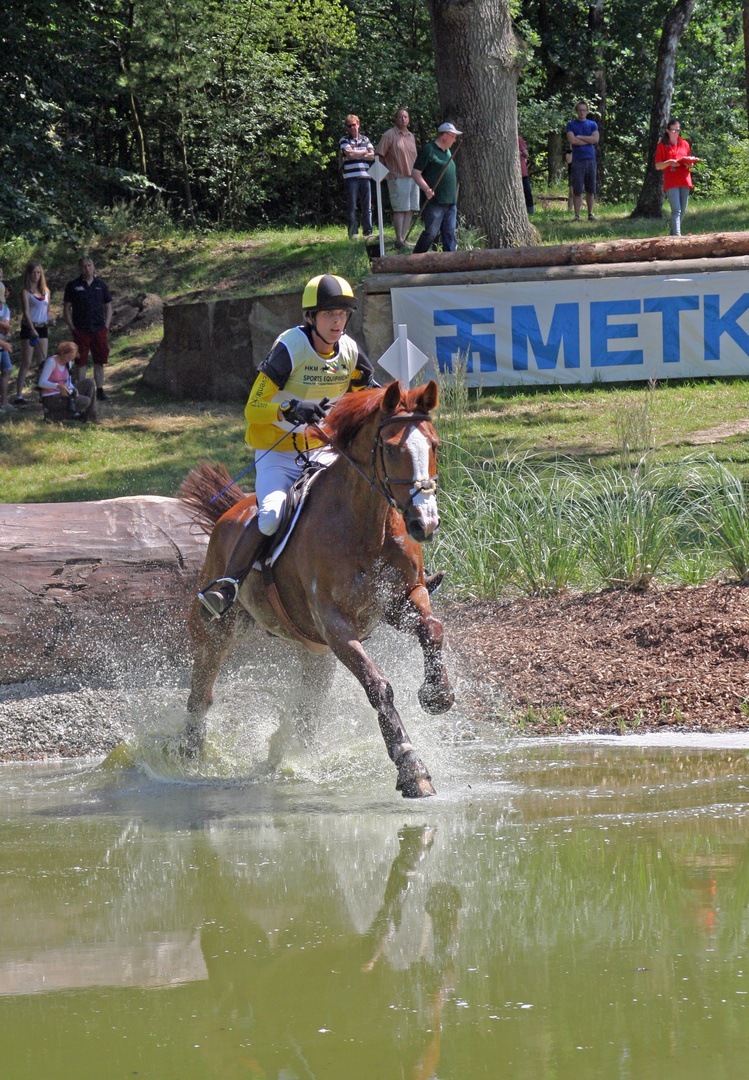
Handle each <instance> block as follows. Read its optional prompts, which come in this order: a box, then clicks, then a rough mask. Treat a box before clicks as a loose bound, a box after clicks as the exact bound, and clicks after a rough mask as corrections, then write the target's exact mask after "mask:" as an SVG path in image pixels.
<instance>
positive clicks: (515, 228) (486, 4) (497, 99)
mask: <svg viewBox="0 0 749 1080" xmlns="http://www.w3.org/2000/svg"><path fill="white" fill-rule="evenodd" d="M428 3H429V11H430V15H431V20H432V38H433V41H434V55H435V67H436V75H437V87H438V89H439V97H440V107H441V109H442V115H443V117H444V119H446V120H450V121H451V122H452V123H454V124H455V125H456V127H458V128H459V129H460V130H461V131H462V132H463V133H464V134H463V140H464V145H463V149H462V151H461V155H460V159H459V164H457V165H456V167H457V169H458V172H459V174H460V190H461V206H460V207H459V209H460V212H461V213H462V214H463V215H464V216H465V218H466V220H467V221H468V223H469V225H470V226H471V227H472V228H475V229H476V230H478V232H479V233H481V234H482V235H483V236H485V237H486V239H487V241H488V243H489V245H490V247H493V248H504V247H517V246H519V245H524V244H533V243H535V242H536V233H535V230H534V229H533V227H532V226H531V224H530V222H529V221H528V214H527V211H526V208H525V200H524V198H523V188H522V184H521V182H520V154H519V151H518V128H517V94H516V84H517V77H518V72H519V70H520V67H521V65H522V46H521V45H520V43H519V42H518V40H517V39H516V37H515V35H514V33H513V31H512V23H511V19H510V8H509V0H473V2H472V3H466V2H465V0H428Z"/></svg>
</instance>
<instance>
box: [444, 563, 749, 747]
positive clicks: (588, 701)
mask: <svg viewBox="0 0 749 1080" xmlns="http://www.w3.org/2000/svg"><path fill="white" fill-rule="evenodd" d="M444 617H445V637H446V641H447V644H448V648H449V654H448V661H449V663H450V666H451V667H452V668H453V669H454V670H455V671H456V673H460V674H462V675H464V676H466V681H467V683H468V684H469V685H470V686H471V687H472V688H473V689H472V691H471V694H472V698H473V701H472V704H473V706H474V708H475V710H476V712H477V714H478V715H481V716H482V717H484V718H487V719H493V720H501V721H505V722H508V723H510V724H511V725H512V726H513V727H514V728H515V729H518V728H519V729H522V730H523V731H524V732H525V733H537V734H552V733H558V732H559V731H564V732H565V733H577V732H600V733H612V732H613V733H624V732H631V731H648V730H656V729H670V730H672V731H675V730H678V731H725V730H737V729H740V728H749V588H742V587H741V586H739V585H721V584H715V583H712V584H710V585H706V586H703V587H700V588H687V587H683V588H673V589H664V590H654V589H650V590H648V591H646V592H641V593H635V592H623V591H609V592H604V593H597V594H593V595H591V594H586V595H573V594H569V595H565V596H562V597H557V598H554V599H522V600H508V601H497V602H491V603H476V604H451V605H449V606H448V607H447V608H446V609H445V611H444Z"/></svg>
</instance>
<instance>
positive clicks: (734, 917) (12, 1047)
mask: <svg viewBox="0 0 749 1080" xmlns="http://www.w3.org/2000/svg"><path fill="white" fill-rule="evenodd" d="M460 761H461V765H460V769H458V768H457V767H456V768H455V769H454V770H453V773H452V775H449V776H448V778H447V782H446V783H445V784H444V785H443V789H444V791H445V794H444V795H443V796H442V797H441V798H440V799H438V800H432V801H430V802H429V804H427V805H426V806H425V805H418V806H401V805H398V804H393V803H391V802H377V801H376V799H377V798H379V797H380V793H379V785H378V784H377V778H375V779H374V781H373V783H372V786H371V788H370V789H369V790H368V791H367V790H364V792H363V793H360V794H359V795H358V796H357V798H358V802H355V801H354V800H352V799H350V798H345V797H342V796H340V795H338V794H337V793H336V791H335V790H334V789H332V788H331V789H325V788H321V787H320V786H319V785H318V786H312V785H302V784H293V783H292V784H287V785H282V784H281V785H279V784H275V785H265V786H264V785H242V784H234V785H229V784H218V783H215V784H211V783H206V784H202V785H200V786H190V785H184V784H183V785H176V784H167V783H165V782H162V781H159V780H158V778H156V779H154V778H152V777H151V778H148V779H144V777H143V776H139V775H137V774H133V773H130V774H123V775H122V776H119V777H115V778H112V777H107V776H104V775H102V774H101V772H99V771H97V770H91V771H89V772H88V773H72V772H71V773H67V774H64V775H57V776H55V774H54V773H48V774H46V775H45V777H44V778H43V779H42V780H39V778H38V777H37V778H36V780H34V781H32V779H31V777H32V772H31V771H30V770H26V771H24V770H15V771H12V772H8V773H5V774H0V819H1V821H2V825H1V826H0V880H2V882H3V887H2V890H0V993H2V994H4V995H5V996H4V997H2V998H0V1024H2V1030H3V1032H4V1033H5V1041H6V1042H7V1043H8V1047H9V1048H8V1062H9V1065H8V1069H9V1073H8V1075H12V1076H13V1077H14V1080H15V1078H18V1080H27V1078H29V1080H30V1078H31V1077H34V1080H38V1077H40V1076H56V1075H61V1076H62V1075H64V1076H68V1075H70V1076H72V1075H75V1076H76V1078H77V1080H86V1078H87V1077H89V1076H90V1077H92V1078H93V1077H97V1080H98V1078H100V1077H101V1076H106V1075H111V1068H110V1065H111V1062H112V1061H113V1060H116V1061H117V1065H118V1075H119V1073H120V1072H121V1073H122V1074H123V1075H130V1074H131V1073H133V1072H138V1073H139V1074H141V1075H145V1074H150V1075H158V1076H159V1077H160V1078H161V1077H164V1078H172V1077H174V1078H175V1080H176V1077H180V1078H181V1080H185V1078H191V1077H196V1078H197V1077H201V1078H205V1077H208V1078H212V1077H221V1078H222V1080H227V1078H229V1080H231V1078H234V1077H237V1078H239V1077H242V1078H245V1077H248V1076H249V1077H255V1076H257V1077H261V1076H265V1077H272V1078H274V1080H275V1078H280V1077H286V1078H287V1080H288V1078H291V1077H299V1078H303V1077H309V1076H314V1077H325V1078H326V1080H327V1078H331V1080H338V1078H339V1077H340V1078H343V1077H346V1078H348V1077H351V1076H352V1075H356V1076H357V1077H364V1078H366V1077H372V1078H373V1080H382V1078H389V1077H394V1078H396V1080H398V1078H402V1077H406V1078H413V1080H417V1078H423V1080H427V1078H431V1077H437V1076H439V1077H441V1078H443V1080H444V1078H445V1077H450V1078H455V1080H462V1078H466V1080H468V1078H471V1080H473V1078H474V1077H481V1076H488V1077H496V1076H505V1075H507V1076H513V1077H528V1078H529V1080H530V1078H531V1077H533V1078H534V1080H535V1078H537V1077H554V1078H557V1080H558V1078H563V1077H564V1078H566V1077H569V1078H570V1080H571V1078H573V1077H574V1078H575V1080H578V1078H580V1077H588V1076H590V1077H591V1078H592V1077H596V1078H599V1077H600V1076H603V1075H609V1074H611V1075H615V1076H617V1077H630V1076H631V1077H633V1078H634V1077H638V1078H639V1077H643V1076H649V1075H651V1074H653V1073H654V1072H658V1073H662V1074H664V1075H665V1076H666V1077H670V1076H673V1077H676V1076H678V1077H679V1078H680V1080H682V1078H684V1077H686V1078H688V1080H689V1078H691V1077H695V1078H696V1077H697V1076H698V1075H699V1076H700V1077H703V1076H704V1075H708V1076H713V1075H724V1074H726V1075H727V1074H728V1073H729V1072H733V1073H736V1072H738V1073H739V1074H740V1073H741V1070H742V1068H743V1067H744V1066H743V1061H744V1058H745V1056H746V1053H747V1050H749V1045H747V1043H748V1042H749V1040H748V1039H747V1034H746V1033H747V1031H748V1030H749V1026H748V1025H747V1016H746V1000H747V996H749V994H748V993H747V992H748V991H749V982H747V980H749V967H748V968H747V970H746V971H745V969H744V960H745V956H746V955H747V954H746V953H745V950H746V949H747V948H749V941H748V940H747V938H748V935H749V841H748V840H747V830H746V818H747V809H748V800H747V798H746V792H747V790H749V787H748V784H749V770H748V769H747V758H746V753H745V751H744V750H743V749H741V748H731V749H725V750H719V751H715V750H711V749H709V748H707V747H703V748H680V749H678V750H673V749H668V748H652V747H650V748H648V747H637V748H634V749H631V748H627V747H625V746H623V745H621V744H619V745H616V746H610V745H595V744H594V745H587V744H582V745H570V744H569V743H566V744H562V743H560V744H556V745H555V744H548V743H547V744H538V743H533V744H531V743H514V744H510V745H509V746H506V745H501V746H496V745H495V746H493V747H492V746H488V745H481V744H480V743H476V744H475V745H474V746H472V747H471V748H470V749H469V748H465V750H464V751H462V752H461V755H460ZM29 1031H33V1032H38V1033H39V1034H38V1037H35V1038H34V1039H33V1040H30V1039H29V1036H28V1033H29ZM60 1061H64V1063H65V1066H64V1069H63V1070H57V1071H56V1067H57V1063H58V1062H60Z"/></svg>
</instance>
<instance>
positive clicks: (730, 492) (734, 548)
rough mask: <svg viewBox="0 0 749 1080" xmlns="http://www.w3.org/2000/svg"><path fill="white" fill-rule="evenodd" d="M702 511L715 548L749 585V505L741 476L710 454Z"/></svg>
mask: <svg viewBox="0 0 749 1080" xmlns="http://www.w3.org/2000/svg"><path fill="white" fill-rule="evenodd" d="M706 481H707V482H706V485H705V488H704V494H703V496H702V498H701V500H700V505H699V515H700V518H701V521H702V526H703V529H704V530H705V532H706V534H707V536H708V538H709V540H710V542H711V544H712V546H713V548H714V549H715V550H716V552H717V554H718V557H719V558H720V560H721V562H722V564H723V565H724V566H727V567H728V568H729V569H730V570H731V571H732V572H733V573H734V574H735V575H736V577H737V578H738V580H739V582H740V583H741V584H742V585H749V505H748V504H747V495H746V488H745V486H744V484H743V482H742V481H741V479H740V478H739V477H738V476H736V475H735V474H734V473H732V472H731V471H730V469H728V468H726V466H725V465H723V464H722V463H721V462H719V461H716V460H715V459H714V458H710V459H709V461H708V472H707V477H706Z"/></svg>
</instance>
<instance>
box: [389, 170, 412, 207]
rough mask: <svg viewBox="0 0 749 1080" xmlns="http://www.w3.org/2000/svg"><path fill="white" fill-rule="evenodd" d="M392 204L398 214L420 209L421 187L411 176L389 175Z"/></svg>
mask: <svg viewBox="0 0 749 1080" xmlns="http://www.w3.org/2000/svg"><path fill="white" fill-rule="evenodd" d="M388 194H389V196H390V206H391V208H392V209H393V210H394V212H395V213H396V214H405V213H407V212H408V211H409V210H418V209H419V189H418V187H417V186H416V181H415V180H412V179H411V177H410V176H389V177H388Z"/></svg>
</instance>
